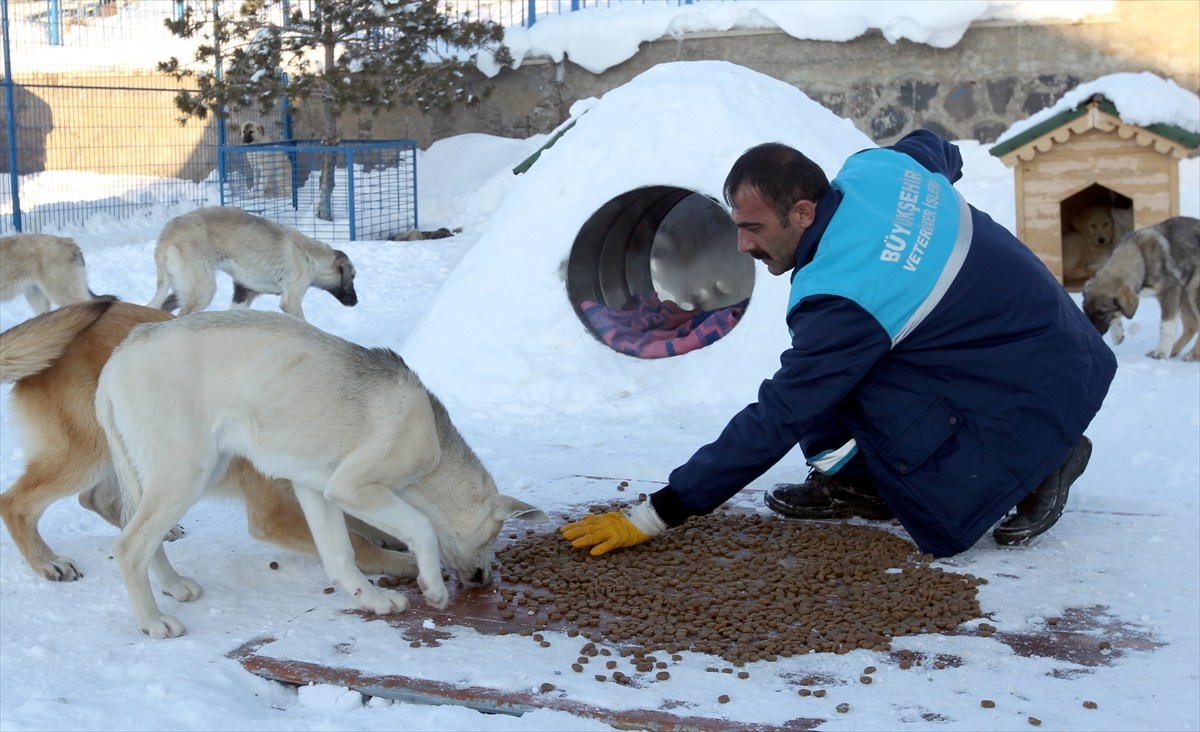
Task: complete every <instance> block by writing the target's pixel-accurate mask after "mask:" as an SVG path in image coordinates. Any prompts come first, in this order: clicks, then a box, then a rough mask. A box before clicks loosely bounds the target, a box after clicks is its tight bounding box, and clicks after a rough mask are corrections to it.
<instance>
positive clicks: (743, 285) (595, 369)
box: [404, 61, 874, 417]
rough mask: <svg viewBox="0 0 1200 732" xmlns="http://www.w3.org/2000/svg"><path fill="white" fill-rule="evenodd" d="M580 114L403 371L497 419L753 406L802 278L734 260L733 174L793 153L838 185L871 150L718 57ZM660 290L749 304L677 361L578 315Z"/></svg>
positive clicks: (776, 86)
mask: <svg viewBox="0 0 1200 732" xmlns="http://www.w3.org/2000/svg"><path fill="white" fill-rule="evenodd" d="M572 117H573V118H574V125H573V126H572V127H571V128H570V129H569V130H567V131H566V132H565V133H564V134H563V135H562V136H561V137H560V138H559V139H558V140H557V141H556V142H555V143H554V144H553V145H552V146H551V147H548V148H546V149H544V150H543V151H542V152H541V155H540V157H539V158H538V159H537V161H536V163H534V164H533V165H532V167H530V168H529V169H528V171H527V172H525V173H523V174H521V175H520V177H519V180H518V181H517V183H516V185H515V186H514V187H513V189H512V190H511V191H510V193H509V194H508V196H507V197H506V198H505V200H504V202H503V203H502V204H501V205H500V207H499V208H498V210H497V212H496V214H495V216H494V217H493V220H492V224H491V228H490V229H489V230H488V231H487V232H486V233H485V234H484V235H483V236H482V237H481V238H480V240H479V242H478V243H476V244H475V246H474V247H473V248H472V249H471V251H469V252H468V253H467V254H466V256H465V257H464V258H463V260H462V262H461V263H460V264H459V265H458V266H457V267H456V268H455V270H454V271H453V272H452V273H451V275H450V277H449V278H448V279H447V281H446V283H445V285H444V286H443V289H442V291H441V292H440V293H439V295H438V297H437V298H436V300H435V302H434V304H433V307H432V309H431V311H430V313H429V314H428V315H427V316H426V318H425V320H424V321H422V322H421V323H420V324H419V325H418V326H417V327H416V329H415V330H414V331H413V333H412V335H411V336H410V338H409V341H408V343H407V344H406V346H405V349H404V355H405V358H406V360H408V362H409V363H410V364H411V365H412V366H413V368H414V369H415V370H416V371H417V373H419V374H421V377H422V379H423V380H424V381H425V383H426V384H427V385H428V386H429V387H430V388H431V389H432V390H433V391H434V392H435V393H438V394H440V395H442V396H443V397H444V398H448V399H450V400H453V401H459V402H463V403H468V404H470V405H471V407H472V408H474V409H480V410H484V411H486V410H487V407H488V405H501V404H502V405H504V411H505V412H506V413H511V412H513V411H514V410H516V409H520V408H523V409H525V410H528V412H529V413H531V414H534V413H538V412H543V411H545V410H552V411H553V412H555V413H571V412H576V411H582V410H595V409H605V408H614V409H617V410H619V413H620V415H621V416H623V417H629V416H632V415H636V414H639V413H654V412H659V411H661V410H662V409H664V408H670V406H671V404H670V403H669V402H670V401H671V400H672V399H678V398H680V396H679V394H680V388H679V385H680V384H690V383H694V384H697V385H704V384H706V385H707V387H704V388H695V389H691V390H689V392H690V393H688V396H687V399H688V402H689V404H690V405H691V406H696V405H697V404H702V405H703V404H708V403H711V404H712V405H713V406H714V407H716V406H718V405H719V406H720V408H725V409H736V408H737V407H740V406H741V405H744V404H745V403H746V402H747V401H750V400H752V399H753V398H754V394H755V392H756V389H757V387H758V385H759V383H761V381H762V380H763V379H764V378H767V377H769V376H770V375H771V373H773V372H774V370H775V367H776V364H777V362H778V361H777V356H778V354H779V353H780V352H781V351H782V350H783V349H784V348H786V347H787V345H788V342H789V336H788V333H787V327H786V324H785V322H784V311H785V308H786V306H787V299H788V289H789V281H788V278H787V277H772V276H771V275H770V274H769V273H768V272H767V270H766V268H765V267H764V266H762V265H761V264H758V263H756V262H753V261H752V260H750V259H749V258H748V257H746V256H745V255H738V254H736V232H735V230H734V228H733V226H732V224H731V222H730V221H729V218H728V213H727V211H726V210H725V207H724V204H723V203H718V202H720V201H722V200H723V199H722V192H721V188H722V185H723V183H724V180H725V176H726V174H727V173H728V171H729V168H730V166H731V165H732V164H733V162H734V161H735V160H736V159H737V157H738V156H739V155H741V154H742V152H744V151H745V150H746V149H747V148H749V147H752V146H754V145H757V144H759V143H762V142H771V141H778V142H783V143H785V144H789V145H792V146H794V147H796V148H797V149H800V150H802V151H803V152H804V153H805V154H806V155H808V156H809V157H810V158H811V159H812V160H813V161H814V162H816V163H817V164H818V165H820V166H821V167H822V168H823V169H824V170H825V171H826V173H827V174H828V175H829V176H830V177H831V178H832V177H833V175H834V174H835V173H836V172H837V170H838V169H839V168H840V166H841V164H842V163H843V162H844V161H845V159H846V158H847V157H848V156H849V155H851V154H853V153H855V152H858V151H859V150H863V149H866V148H869V147H873V146H874V145H873V143H872V142H871V140H870V139H869V138H867V137H866V136H865V135H863V134H862V133H861V132H859V131H858V130H857V129H856V128H855V127H854V125H853V124H852V123H851V122H850V121H849V120H846V119H843V118H840V117H837V116H836V115H834V114H833V113H832V112H830V111H829V110H827V109H825V108H824V107H822V106H820V105H819V104H817V103H816V102H814V101H812V100H811V99H809V98H808V97H807V96H806V95H804V94H803V93H802V92H801V91H799V90H798V89H796V88H795V87H792V86H790V85H788V84H786V83H784V82H781V81H778V80H776V79H773V78H771V77H768V76H765V75H763V74H759V73H757V72H754V71H751V70H749V69H746V68H744V67H740V66H737V65H734V64H730V63H726V62H719V61H699V62H677V63H668V64H661V65H659V66H656V67H654V68H652V69H650V70H648V71H646V72H644V73H642V74H641V75H639V76H637V77H636V78H634V79H633V80H631V81H630V82H628V83H627V84H625V85H623V86H621V87H618V88H616V89H614V90H612V91H610V92H609V93H607V94H605V95H604V96H603V97H602V98H600V99H599V100H588V101H587V102H580V103H578V104H577V105H576V107H575V108H573V109H572ZM639 229H640V232H639ZM648 289H650V290H653V291H654V292H655V293H658V294H660V295H664V299H666V298H667V297H670V298H673V299H678V300H682V302H681V305H683V306H685V307H689V308H692V307H702V308H709V307H721V306H723V305H728V304H730V302H731V301H733V302H736V301H740V300H746V299H747V295H748V302H747V305H746V309H745V312H744V314H743V315H742V316H741V318H740V321H739V322H738V323H737V325H736V326H735V327H733V328H732V330H730V331H729V332H728V334H726V335H724V337H722V338H720V339H719V340H717V341H716V342H714V343H711V344H710V345H707V346H705V347H702V348H698V349H696V350H693V351H690V352H688V353H685V354H683V355H678V356H673V357H669V358H655V359H643V358H637V357H634V356H630V355H626V354H624V353H619V352H617V351H615V350H613V349H612V348H610V347H609V346H608V345H606V344H605V343H603V342H602V341H601V340H600V339H599V338H598V337H597V336H596V334H595V333H594V332H593V331H592V330H590V329H589V327H588V325H587V324H586V322H585V320H584V319H583V318H581V317H580V301H581V300H583V299H585V298H587V299H593V300H595V299H599V300H602V301H605V302H607V304H608V305H612V306H615V307H620V306H621V305H622V304H623V303H622V302H621V300H622V299H624V298H625V297H626V296H627V295H630V294H638V293H646V291H647V290H648ZM730 414H732V411H731V412H730Z"/></svg>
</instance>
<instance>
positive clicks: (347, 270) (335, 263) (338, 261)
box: [316, 249, 358, 307]
mask: <svg viewBox="0 0 1200 732" xmlns="http://www.w3.org/2000/svg"><path fill="white" fill-rule="evenodd" d="M354 274H355V273H354V264H353V263H352V262H351V261H350V257H348V256H346V253H345V252H343V251H341V250H339V249H334V250H333V258H332V259H331V260H330V262H329V267H328V268H327V269H326V270H325V271H324V272H322V273H321V275H320V276H319V277H318V278H317V281H316V284H317V285H318V286H319V287H320V288H321V289H323V290H325V291H326V292H328V293H329V294H330V295H333V296H334V297H336V298H337V301H338V302H340V303H341V304H343V305H345V306H346V307H354V306H355V305H357V304H358V293H357V292H356V291H355V290H354Z"/></svg>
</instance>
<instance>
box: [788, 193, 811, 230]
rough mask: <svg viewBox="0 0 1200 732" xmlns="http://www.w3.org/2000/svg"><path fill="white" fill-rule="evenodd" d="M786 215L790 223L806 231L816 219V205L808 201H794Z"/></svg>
mask: <svg viewBox="0 0 1200 732" xmlns="http://www.w3.org/2000/svg"><path fill="white" fill-rule="evenodd" d="M788 213H789V214H790V215H791V217H792V223H794V224H796V225H798V226H799V227H800V228H802V229H807V228H808V227H810V226H812V222H813V221H815V220H816V218H817V204H816V203H814V202H813V201H809V200H801V201H796V202H795V203H793V204H792V208H791V209H790V210H789V211H788Z"/></svg>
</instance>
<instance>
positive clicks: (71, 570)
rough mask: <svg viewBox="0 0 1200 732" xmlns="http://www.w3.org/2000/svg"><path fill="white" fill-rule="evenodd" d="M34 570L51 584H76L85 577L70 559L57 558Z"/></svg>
mask: <svg viewBox="0 0 1200 732" xmlns="http://www.w3.org/2000/svg"><path fill="white" fill-rule="evenodd" d="M34 569H36V570H37V571H38V574H40V575H42V576H43V577H45V578H46V579H48V580H50V581H51V582H74V581H75V580H77V579H79V578H80V577H83V572H80V571H79V567H76V566H75V562H74V560H72V559H71V558H70V557H60V556H55V557H52V558H51V559H49V560H47V561H45V562H42V563H41V564H39V565H38V566H36V567H34Z"/></svg>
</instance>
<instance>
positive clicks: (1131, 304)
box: [1083, 216, 1200, 361]
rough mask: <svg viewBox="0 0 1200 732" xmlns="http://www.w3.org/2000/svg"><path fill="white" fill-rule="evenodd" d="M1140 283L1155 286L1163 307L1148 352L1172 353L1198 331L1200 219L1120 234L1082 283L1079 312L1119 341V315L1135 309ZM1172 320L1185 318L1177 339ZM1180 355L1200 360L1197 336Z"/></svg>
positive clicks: (1128, 314) (1129, 315) (1178, 219)
mask: <svg viewBox="0 0 1200 732" xmlns="http://www.w3.org/2000/svg"><path fill="white" fill-rule="evenodd" d="M1142 288H1149V289H1151V290H1153V291H1154V294H1155V295H1156V296H1157V297H1158V304H1159V307H1160V308H1161V311H1162V320H1161V322H1160V325H1159V341H1158V346H1157V347H1156V348H1155V349H1154V350H1152V351H1150V352H1149V353H1147V354H1146V355H1147V356H1150V357H1151V358H1171V357H1173V356H1176V355H1177V354H1178V353H1179V352H1180V351H1182V350H1183V347H1184V346H1186V345H1187V343H1188V341H1190V340H1191V339H1192V336H1194V335H1196V332H1197V330H1200V219H1194V218H1191V217H1190V216H1176V217H1174V218H1170V219H1167V220H1165V221H1162V222H1160V223H1157V224H1154V225H1153V226H1146V227H1143V228H1141V229H1138V230H1136V231H1134V232H1131V233H1129V234H1126V235H1125V236H1124V237H1122V238H1121V241H1120V242H1119V243H1118V244H1117V247H1116V249H1114V250H1113V253H1112V256H1111V257H1109V259H1108V261H1107V262H1105V263H1104V266H1103V267H1101V268H1100V270H1099V271H1098V272H1096V275H1095V276H1094V277H1092V278H1091V279H1090V280H1088V281H1087V282H1086V283H1084V285H1083V311H1084V313H1086V314H1087V316H1088V319H1089V320H1091V321H1092V325H1094V326H1096V329H1097V330H1099V331H1100V332H1101V333H1106V332H1108V331H1109V329H1110V328H1112V329H1113V330H1114V339H1115V340H1116V341H1117V342H1118V343H1120V342H1121V336H1120V335H1119V333H1120V332H1121V331H1120V330H1119V329H1118V328H1117V326H1119V325H1120V317H1121V316H1122V315H1124V316H1125V317H1126V318H1132V317H1133V315H1134V313H1135V312H1137V307H1138V295H1139V293H1140V292H1141V290H1142ZM1176 319H1179V320H1181V321H1182V322H1183V333H1182V334H1181V335H1180V336H1179V338H1178V339H1176V338H1175V321H1176ZM1172 342H1173V343H1172ZM1184 360H1185V361H1197V360H1200V339H1197V340H1196V344H1195V345H1194V346H1192V350H1191V351H1190V352H1188V354H1187V355H1186V356H1184Z"/></svg>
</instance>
